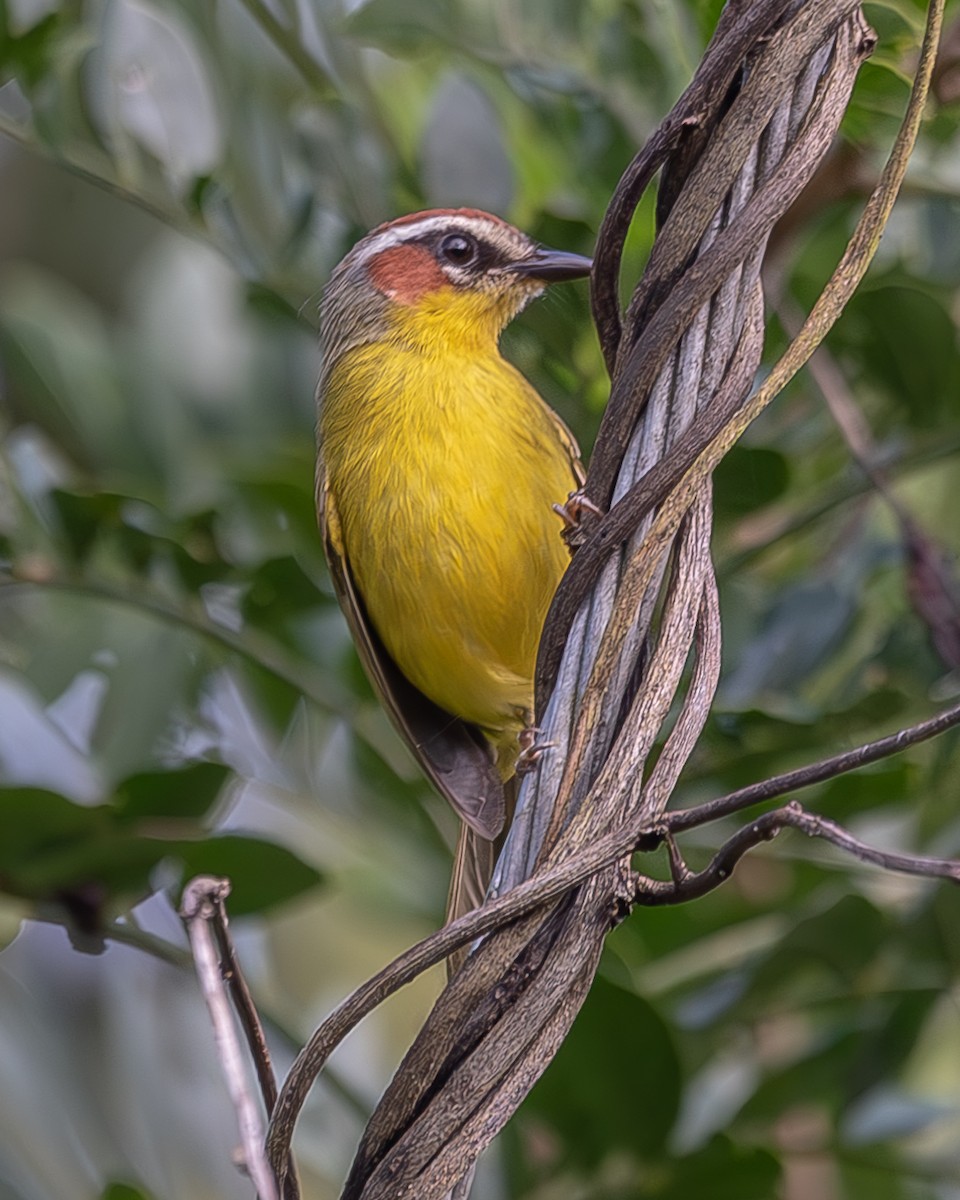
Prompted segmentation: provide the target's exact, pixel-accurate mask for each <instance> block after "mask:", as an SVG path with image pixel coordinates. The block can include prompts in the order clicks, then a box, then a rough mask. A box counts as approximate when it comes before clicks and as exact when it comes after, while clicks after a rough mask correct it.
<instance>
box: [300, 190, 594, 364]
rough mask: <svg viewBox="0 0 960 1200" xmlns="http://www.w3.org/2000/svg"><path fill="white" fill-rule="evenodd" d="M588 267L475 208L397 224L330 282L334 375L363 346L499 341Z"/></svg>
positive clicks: (327, 321) (325, 336)
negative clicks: (554, 287) (552, 288)
mask: <svg viewBox="0 0 960 1200" xmlns="http://www.w3.org/2000/svg"><path fill="white" fill-rule="evenodd" d="M590 267H591V262H590V259H588V258H584V257H583V256H582V255H580V254H569V253H566V252H564V251H561V250H548V249H546V248H544V247H543V246H539V245H538V244H537V243H536V242H534V241H533V240H532V239H531V238H529V237H527V236H526V234H523V233H521V232H520V230H519V229H515V228H514V227H513V226H512V225H509V224H507V222H506V221H502V220H501V219H500V218H499V217H494V216H491V215H490V214H489V213H485V212H480V211H478V210H477V209H472V208H458V209H434V210H431V211H428V212H420V213H413V214H412V215H410V216H406V217H399V218H398V219H397V220H395V221H391V222H389V224H386V225H380V226H379V227H378V228H376V229H374V230H373V231H372V232H370V233H368V234H367V236H366V237H364V238H362V239H361V240H360V241H359V242H358V243H357V244H356V245H355V246H354V247H353V249H352V250H351V251H350V253H349V254H348V255H347V256H346V257H345V258H344V259H343V261H342V262H341V263H340V264H339V266H337V267H336V268H335V269H334V271H333V274H332V275H331V277H330V282H329V283H328V284H327V287H326V289H325V291H324V294H323V302H322V305H321V339H322V343H323V352H324V360H325V363H326V367H327V368H328V369H329V367H330V365H331V364H332V363H333V362H334V361H335V360H336V359H338V358H339V357H340V356H341V355H342V354H344V353H345V352H346V351H348V350H350V349H353V348H354V347H356V346H360V345H366V344H369V343H371V342H378V341H386V340H390V339H394V338H396V339H402V340H404V341H411V340H413V341H422V342H423V343H424V344H427V345H434V346H436V345H439V344H441V343H443V342H444V341H448V340H449V341H452V342H454V343H455V344H457V345H460V346H464V345H466V344H468V343H477V342H479V343H483V342H489V341H493V342H495V341H496V339H497V338H498V337H499V334H500V332H501V330H502V329H503V327H504V326H505V325H506V324H507V322H508V321H510V320H511V319H512V318H513V317H514V316H516V314H517V313H518V312H520V310H521V309H522V308H523V307H524V306H525V305H526V304H528V303H529V302H530V301H531V300H532V299H533V298H534V297H535V296H538V295H539V294H540V293H541V292H542V291H543V290H544V288H545V287H546V285H547V284H548V283H553V282H556V281H559V280H563V279H577V278H579V277H581V276H584V275H588V274H589V273H590Z"/></svg>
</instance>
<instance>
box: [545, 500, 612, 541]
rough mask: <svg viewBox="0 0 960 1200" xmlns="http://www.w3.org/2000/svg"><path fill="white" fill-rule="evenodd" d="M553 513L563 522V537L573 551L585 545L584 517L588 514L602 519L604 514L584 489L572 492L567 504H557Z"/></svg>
mask: <svg viewBox="0 0 960 1200" xmlns="http://www.w3.org/2000/svg"><path fill="white" fill-rule="evenodd" d="M553 511H554V512H555V513H556V514H557V516H558V517H560V519H561V520H562V521H563V529H562V531H561V537H562V538H563V540H564V541H565V542H566V543H567V546H568V547H569V548H570V550H571V551H573V550H576V548H577V547H578V546H580V545H582V544H583V541H584V538H585V533H584V529H583V516H584V513H588V514H589V515H590V516H591V517H602V516H603V513H602V512H601V510H600V509H599V508H598V507H597V506H596V504H594V502H593V501H592V500H591V499H590V497H589V496H588V495H587V493H586V492H585V491H584V490H583V489H582V488H580V489H578V490H577V491H575V492H571V493H570V495H569V496H568V497H567V502H566V504H555V505H554V506H553Z"/></svg>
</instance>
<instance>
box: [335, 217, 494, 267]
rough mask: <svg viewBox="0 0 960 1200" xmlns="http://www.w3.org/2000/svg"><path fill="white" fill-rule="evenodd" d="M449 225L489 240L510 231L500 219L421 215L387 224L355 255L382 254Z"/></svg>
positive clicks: (450, 227)
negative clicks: (421, 216) (399, 222)
mask: <svg viewBox="0 0 960 1200" xmlns="http://www.w3.org/2000/svg"><path fill="white" fill-rule="evenodd" d="M452 228H457V229H464V230H466V231H467V232H468V233H474V234H476V235H477V236H478V237H484V238H489V239H495V237H496V234H497V233H500V235H501V237H502V236H503V233H504V231H505V230H506V231H509V232H512V231H511V230H510V227H509V226H504V225H502V224H501V223H500V222H499V221H484V220H482V219H481V218H479V217H460V216H457V215H456V214H454V213H449V214H446V215H444V216H437V217H424V219H423V220H422V221H404V222H403V223H402V224H398V225H395V226H388V227H387V228H386V229H383V230H381V231H380V233H378V234H376V235H375V236H374V237H372V238H369V239H365V240H364V241H362V242H360V243H359V244H358V245H357V247H356V249H357V250H359V251H361V253H360V254H359V255H358V258H359V260H360V261H361V262H363V261H366V260H368V259H370V258H373V257H375V256H376V255H378V254H382V253H383V251H384V250H389V249H390V247H391V246H399V245H402V244H403V243H404V242H412V241H416V240H417V239H418V238H422V237H427V236H428V235H429V234H431V233H437V232H438V231H440V230H443V229H452ZM514 236H516V235H514ZM511 240H512V239H511Z"/></svg>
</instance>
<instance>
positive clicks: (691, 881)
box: [634, 801, 960, 908]
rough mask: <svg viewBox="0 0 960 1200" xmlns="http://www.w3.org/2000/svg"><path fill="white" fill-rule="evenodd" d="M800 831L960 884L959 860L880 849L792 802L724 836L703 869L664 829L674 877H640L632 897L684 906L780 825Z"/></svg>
mask: <svg viewBox="0 0 960 1200" xmlns="http://www.w3.org/2000/svg"><path fill="white" fill-rule="evenodd" d="M787 828H793V829H799V830H800V831H801V832H802V833H805V834H806V835H807V836H808V837H818V838H824V839H825V840H826V841H828V842H831V843H832V844H833V845H834V846H837V847H838V848H839V849H840V850H844V851H846V853H847V854H852V855H853V856H854V858H859V859H860V861H861V862H868V863H873V864H874V866H877V867H883V868H884V869H885V870H887V871H900V872H902V873H903V874H906V875H921V876H924V877H925V878H934V879H949V880H952V881H953V882H954V883H960V860H957V859H948V858H930V857H928V856H926V855H922V854H898V853H896V852H894V851H888V850H878V849H877V848H876V847H875V846H869V845H867V843H866V842H863V841H861V840H860V839H859V838H857V837H854V836H853V834H852V833H850V831H849V830H847V829H844V828H843V826H842V825H838V824H837V822H836V821H831V820H830V819H829V817H822V816H820V814H819V813H811V812H807V811H806V809H804V808H802V807H801V805H799V804H798V803H797V802H796V801H791V803H790V804H785V805H784V806H783V808H775V809H773V810H772V812H768V813H764V814H763V815H762V816H760V817H757V818H756V820H755V821H751V822H750V824H749V825H744V827H743V828H742V829H738V830H737V832H736V833H735V834H734V835H733V836H732V837H730V838H728V839H727V841H725V842H724V843H723V845H722V846H721V847H720V849H719V850H718V851H717V852H716V854H715V855H714V856H713V858H712V859H711V861H710V863H709V864H708V865H707V866H706V867H704V869H703V870H702V871H688V870H686V869H685V868H684V866H683V863H682V860H681V859H678V858H677V853H676V847H675V845H674V843H673V840H672V835H670V834H668V833H667V831H666V830H664V831H663V833H664V837H665V839H669V841H668V846H669V848H670V853H671V866H672V874H673V878H672V879H671V880H670V881H668V882H664V881H663V880H659V879H648V878H646V877H645V876H642V877H641V878H640V881H639V883H638V885H637V892H636V895H635V897H634V902H635V903H636V904H639V905H642V906H644V907H647V908H649V907H657V906H662V905H665V904H683V903H685V902H686V901H688V900H697V899H699V898H700V897H701V896H705V895H706V894H707V893H708V892H712V891H713V890H714V888H718V887H719V886H720V885H721V884H722V883H725V882H726V881H727V880H728V879H729V878H730V876H731V875H732V874H733V869H734V867H735V866H736V865H737V863H738V862H739V861H740V859H741V858H743V856H744V855H745V854H746V853H747V851H748V850H752V849H753V848H754V847H755V846H759V845H760V844H761V843H763V842H769V841H771V840H772V839H773V838H775V837H776V836H777V834H778V833H779V832H780V831H781V830H782V829H787Z"/></svg>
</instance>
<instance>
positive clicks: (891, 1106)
mask: <svg viewBox="0 0 960 1200" xmlns="http://www.w3.org/2000/svg"><path fill="white" fill-rule="evenodd" d="M955 1114H956V1106H955V1105H954V1106H951V1105H948V1104H933V1103H931V1102H930V1101H929V1100H918V1099H917V1098H916V1097H915V1096H909V1095H907V1093H905V1092H902V1091H899V1090H895V1089H892V1088H878V1089H876V1090H875V1091H872V1092H867V1093H866V1094H865V1095H863V1096H861V1097H860V1098H859V1100H857V1102H856V1103H855V1104H853V1105H851V1107H850V1108H849V1109H848V1110H847V1112H846V1114H845V1117H844V1121H843V1134H844V1137H845V1138H846V1140H847V1141H848V1142H850V1144H851V1145H854V1146H862V1145H868V1144H870V1143H872V1142H889V1141H891V1140H893V1139H894V1138H902V1137H908V1136H909V1135H910V1134H912V1133H919V1132H920V1130H922V1129H927V1128H929V1127H930V1126H931V1125H935V1124H936V1123H937V1122H938V1121H943V1120H944V1118H945V1117H948V1116H950V1115H955Z"/></svg>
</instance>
